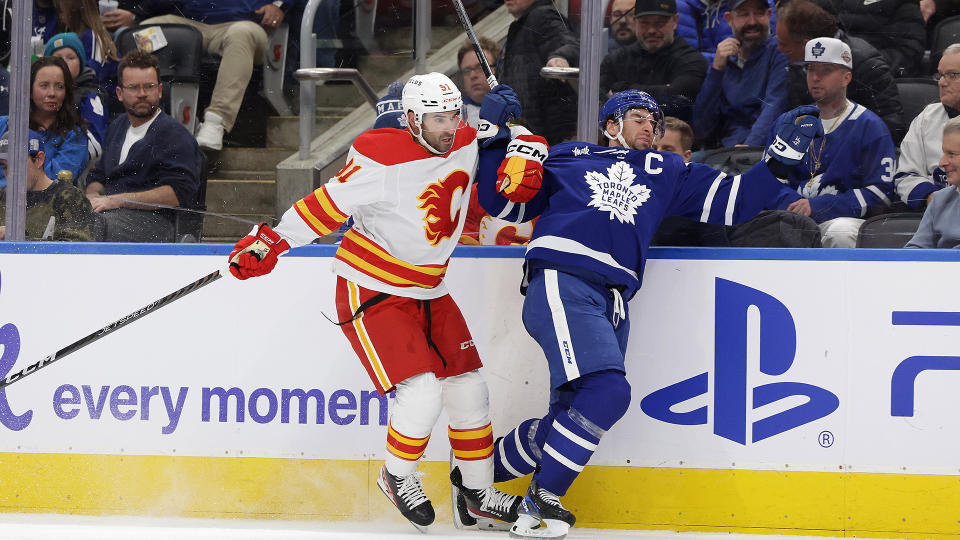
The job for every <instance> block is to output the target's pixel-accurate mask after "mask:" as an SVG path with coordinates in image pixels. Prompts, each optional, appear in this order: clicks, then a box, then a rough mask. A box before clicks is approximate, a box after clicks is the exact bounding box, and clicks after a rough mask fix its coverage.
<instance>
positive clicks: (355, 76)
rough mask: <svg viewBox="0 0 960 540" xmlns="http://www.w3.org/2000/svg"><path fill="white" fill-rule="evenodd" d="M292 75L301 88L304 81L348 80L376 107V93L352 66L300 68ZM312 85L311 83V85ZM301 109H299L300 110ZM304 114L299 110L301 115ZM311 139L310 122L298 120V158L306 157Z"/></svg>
mask: <svg viewBox="0 0 960 540" xmlns="http://www.w3.org/2000/svg"><path fill="white" fill-rule="evenodd" d="M293 76H294V77H296V79H297V80H298V81H300V85H301V88H302V87H303V85H304V83H305V82H306V83H310V82H313V83H316V82H317V81H349V82H351V83H353V85H354V86H356V87H357V90H359V91H360V93H361V94H363V97H365V98H367V102H368V103H370V106H372V107H373V108H374V109H376V108H377V93H376V92H375V91H374V90H373V87H372V86H370V83H368V82H367V80H366V79H364V78H363V75H362V74H361V73H360V72H359V71H357V70H356V69H353V68H318V67H314V68H300V69H298V70H296V71H295V72H293ZM311 86H313V85H311ZM302 110H303V109H301V111H302ZM302 116H304V114H303V113H302V112H301V117H302ZM311 140H313V126H312V122H309V123H307V122H303V121H302V120H301V122H300V159H307V158H308V157H309V156H310V141H311Z"/></svg>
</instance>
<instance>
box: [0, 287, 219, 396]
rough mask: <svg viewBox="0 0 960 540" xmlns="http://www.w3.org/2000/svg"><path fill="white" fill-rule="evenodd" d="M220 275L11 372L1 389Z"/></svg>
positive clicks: (1, 384) (1, 382)
mask: <svg viewBox="0 0 960 540" xmlns="http://www.w3.org/2000/svg"><path fill="white" fill-rule="evenodd" d="M220 277H221V274H220V270H217V271H215V272H211V273H210V274H207V275H205V276H203V277H202V278H200V279H198V280H196V281H194V282H193V283H191V284H189V285H187V286H186V287H183V288H182V289H177V290H175V291H173V292H172V293H170V294H168V295H166V296H164V297H163V298H161V299H159V300H157V301H156V302H153V303H151V304H147V305H145V306H143V307H142V308H140V309H138V310H136V311H134V312H133V313H131V314H129V315H126V316H124V317H122V318H120V319H119V320H116V321H114V322H112V323H110V324H108V325H107V326H104V327H103V328H101V329H99V330H97V331H96V332H93V333H92V334H90V335H88V336H86V337H83V338H80V339H78V340H77V341H74V342H73V343H71V344H69V345H67V346H66V347H64V348H62V349H60V350H59V351H57V352H55V353H53V354H51V355H50V356H48V357H46V358H44V359H42V360H40V361H39V362H36V363H34V364H30V365H29V366H27V367H25V368H24V369H22V370H20V371H18V372H16V373H11V374H10V375H8V376H7V378H6V379H3V380H2V381H0V389H3V388H6V387H8V386H10V385H11V384H13V383H15V382H17V381H19V380H22V379H23V378H24V377H26V376H27V375H30V374H31V373H36V372H37V371H39V370H40V368H43V367H46V366H49V365H50V364H52V363H54V362H56V361H57V360H60V359H61V358H63V357H64V356H66V355H68V354H70V353H72V352H76V351H78V350H80V349H82V348H84V347H86V346H87V345H89V344H91V343H93V342H94V341H97V340H98V339H100V338H102V337H104V336H106V335H107V334H111V333H113V332H114V331H116V330H119V329H121V328H123V327H124V326H126V325H128V324H130V323H132V322H133V321H135V320H137V319H140V318H142V317H144V316H146V315H149V314H150V313H153V312H154V311H156V310H158V309H160V308H162V307H163V306H166V305H167V304H170V303H172V302H173V301H175V300H178V299H180V298H183V297H184V296H186V295H188V294H190V293H192V292H194V291H196V290H197V289H199V288H201V287H203V286H204V285H208V284H210V283H213V282H214V281H216V280H218V279H220Z"/></svg>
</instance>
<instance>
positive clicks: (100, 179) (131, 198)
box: [87, 49, 202, 242]
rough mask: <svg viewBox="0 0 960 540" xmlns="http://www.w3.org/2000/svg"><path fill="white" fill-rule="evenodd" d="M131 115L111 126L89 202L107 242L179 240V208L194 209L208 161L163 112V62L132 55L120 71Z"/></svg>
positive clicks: (123, 96) (89, 183)
mask: <svg viewBox="0 0 960 540" xmlns="http://www.w3.org/2000/svg"><path fill="white" fill-rule="evenodd" d="M118 76H119V83H120V84H119V85H118V87H117V97H118V98H119V99H120V101H121V102H122V103H123V106H124V108H126V110H127V114H125V115H123V116H119V117H117V118H116V119H115V120H114V121H113V122H111V123H110V128H109V129H108V130H107V137H106V140H105V141H104V147H103V157H102V158H100V161H99V162H98V163H97V165H96V166H95V167H94V168H93V170H91V171H90V176H89V177H88V179H87V198H89V199H90V204H91V205H92V206H93V211H94V212H96V213H97V215H98V216H100V217H99V219H100V221H101V223H102V224H103V225H104V235H103V236H104V239H105V240H106V241H108V242H172V241H174V240H175V238H174V224H175V219H176V218H175V215H174V212H175V208H176V207H187V206H191V205H193V204H194V202H195V199H196V197H197V190H198V189H199V187H200V164H201V162H202V156H201V153H200V149H199V148H198V147H197V143H196V141H194V140H193V138H192V137H191V136H190V133H189V132H188V131H187V130H186V128H184V127H183V126H182V125H180V122H178V121H177V120H176V119H175V118H173V117H172V116H170V115H168V114H166V113H164V112H163V111H162V110H160V95H161V94H162V93H163V86H162V85H161V84H160V74H159V72H158V70H157V59H156V57H154V56H153V55H151V54H150V53H145V52H142V51H140V50H136V49H134V50H132V51H130V52H128V53H127V54H126V55H124V57H123V59H122V60H121V61H120V67H119V69H118Z"/></svg>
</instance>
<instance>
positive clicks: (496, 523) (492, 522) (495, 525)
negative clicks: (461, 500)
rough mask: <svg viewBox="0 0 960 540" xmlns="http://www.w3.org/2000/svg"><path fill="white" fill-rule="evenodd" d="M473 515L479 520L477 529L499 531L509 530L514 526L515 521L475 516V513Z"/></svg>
mask: <svg viewBox="0 0 960 540" xmlns="http://www.w3.org/2000/svg"><path fill="white" fill-rule="evenodd" d="M471 517H473V518H474V519H475V520H476V521H477V529H479V530H481V531H498V532H502V531H509V530H510V528H511V527H512V526H513V523H510V522H508V521H500V520H499V519H493V518H486V517H480V516H473V515H471Z"/></svg>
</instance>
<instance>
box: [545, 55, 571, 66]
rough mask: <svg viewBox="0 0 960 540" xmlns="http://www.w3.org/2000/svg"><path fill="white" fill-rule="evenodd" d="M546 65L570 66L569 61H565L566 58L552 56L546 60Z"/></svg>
mask: <svg viewBox="0 0 960 540" xmlns="http://www.w3.org/2000/svg"><path fill="white" fill-rule="evenodd" d="M547 67H570V62H567V59H566V58H563V57H560V56H554V57H553V58H551V59H549V60H547Z"/></svg>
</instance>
